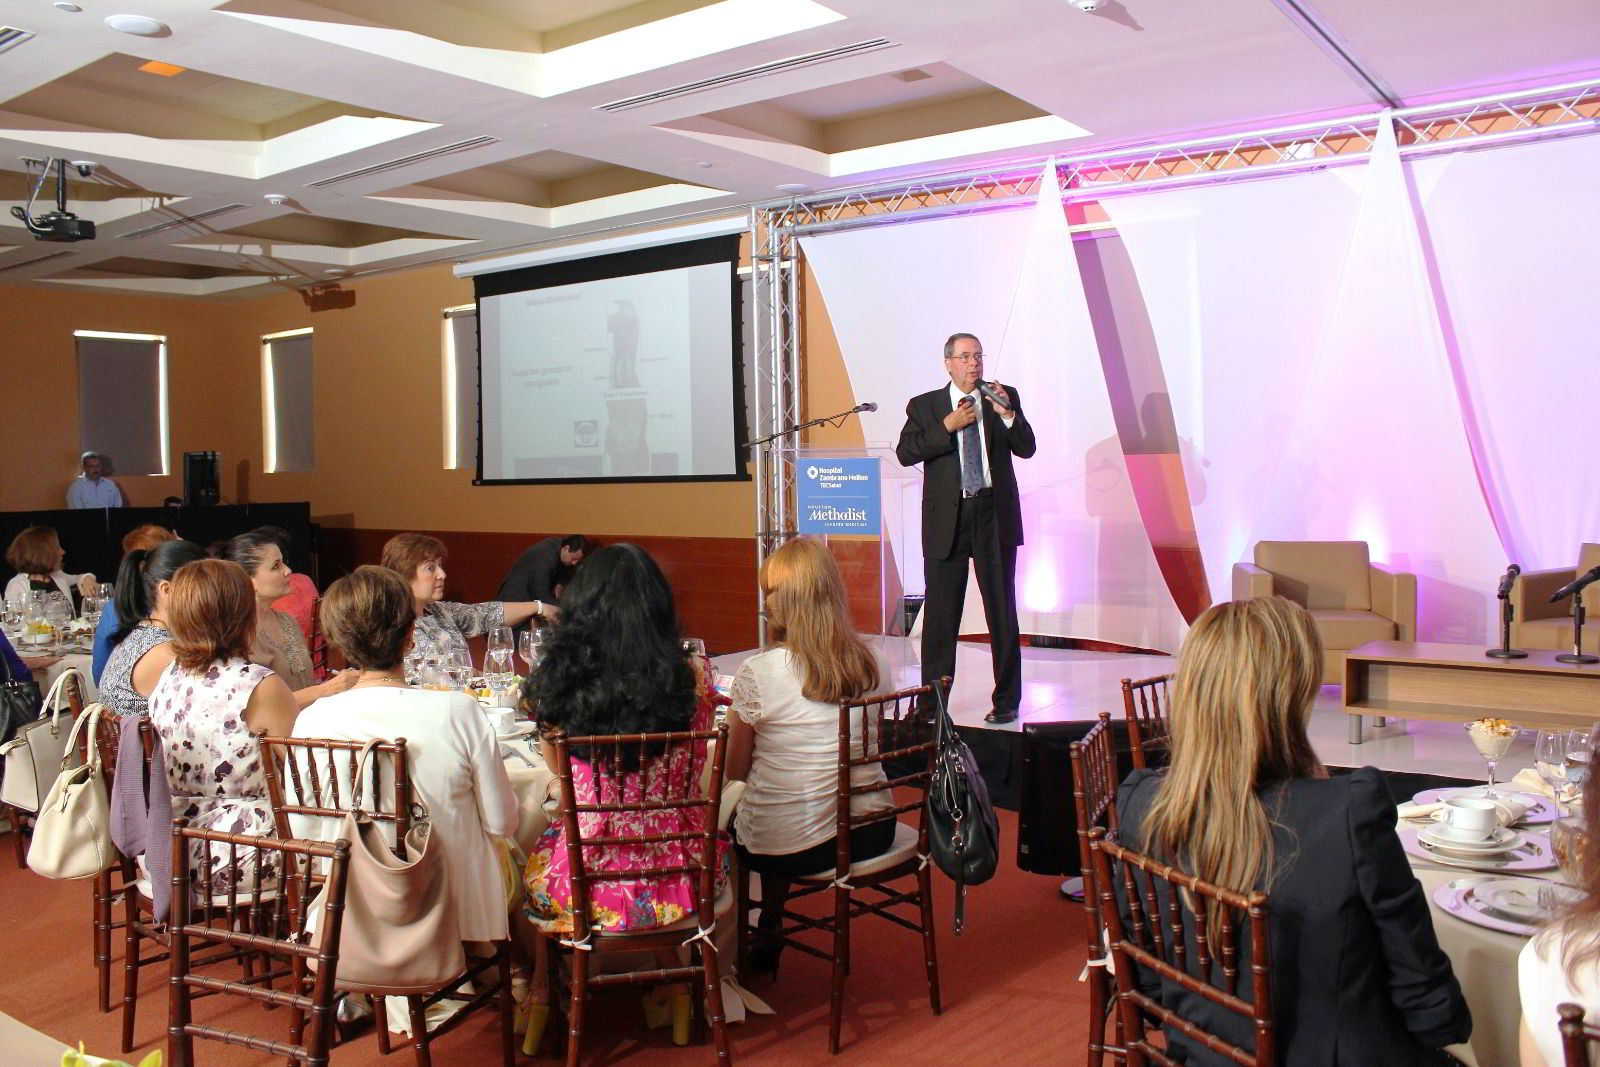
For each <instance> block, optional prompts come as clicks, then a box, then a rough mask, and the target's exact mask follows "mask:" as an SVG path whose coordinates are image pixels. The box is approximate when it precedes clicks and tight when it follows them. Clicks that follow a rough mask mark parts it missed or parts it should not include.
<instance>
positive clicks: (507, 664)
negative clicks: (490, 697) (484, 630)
mask: <svg viewBox="0 0 1600 1067" xmlns="http://www.w3.org/2000/svg"><path fill="white" fill-rule="evenodd" d="M513 647H514V645H513V644H512V639H511V627H509V626H496V627H495V628H494V629H492V630H490V631H489V643H488V647H487V651H485V652H484V654H483V680H484V681H486V682H488V683H489V688H491V689H500V688H504V687H505V686H508V685H510V684H511V679H512V678H513V677H514V676H515V675H516V668H515V665H514V664H513V663H512V662H511V656H512V649H513Z"/></svg>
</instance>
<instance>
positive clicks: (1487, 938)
mask: <svg viewBox="0 0 1600 1067" xmlns="http://www.w3.org/2000/svg"><path fill="white" fill-rule="evenodd" d="M1411 870H1412V873H1413V874H1415V875H1416V876H1417V881H1419V882H1421V883H1422V890H1423V892H1424V893H1426V894H1427V895H1428V911H1429V913H1431V914H1432V915H1433V930H1434V933H1435V934H1436V935H1437V936H1438V938H1439V947H1440V948H1442V949H1444V954H1445V955H1446V956H1449V957H1450V966H1451V969H1452V970H1454V971H1455V975H1456V981H1458V982H1460V983H1461V992H1462V993H1463V994H1465V996H1466V998H1467V1006H1468V1007H1469V1008H1471V1009H1472V1041H1471V1047H1470V1056H1469V1055H1468V1051H1467V1049H1465V1048H1464V1047H1463V1046H1459V1045H1456V1046H1452V1047H1451V1048H1450V1052H1451V1053H1453V1054H1454V1055H1455V1056H1456V1057H1457V1058H1459V1059H1461V1060H1462V1061H1463V1062H1466V1063H1469V1064H1473V1065H1480V1064H1481V1065H1482V1067H1496V1065H1509V1064H1514V1063H1516V1062H1517V1028H1518V1027H1519V1025H1520V1024H1521V1022H1522V1002H1521V999H1520V998H1519V997H1518V996H1517V954H1518V953H1519V952H1521V951H1522V946H1523V945H1526V944H1527V943H1528V939H1527V938H1526V937H1522V936H1520V935H1518V934H1507V933H1502V932H1500V931H1499V930H1490V929H1488V928H1487V927H1483V926H1477V925H1475V924H1473V923H1469V922H1467V921H1466V920H1465V919H1460V918H1457V917H1456V916H1454V915H1452V914H1450V913H1449V912H1447V911H1445V910H1444V909H1443V908H1441V907H1439V905H1437V904H1436V903H1434V900H1433V891H1434V890H1435V889H1437V888H1438V887H1440V886H1442V885H1444V884H1446V883H1448V882H1452V881H1454V880H1455V879H1457V878H1461V877H1463V876H1465V875H1469V874H1471V873H1472V872H1471V871H1464V870H1440V869H1437V868H1433V867H1421V866H1413V867H1412V869H1411ZM1551 873H1552V874H1553V873H1555V872H1553V871H1552V872H1551Z"/></svg>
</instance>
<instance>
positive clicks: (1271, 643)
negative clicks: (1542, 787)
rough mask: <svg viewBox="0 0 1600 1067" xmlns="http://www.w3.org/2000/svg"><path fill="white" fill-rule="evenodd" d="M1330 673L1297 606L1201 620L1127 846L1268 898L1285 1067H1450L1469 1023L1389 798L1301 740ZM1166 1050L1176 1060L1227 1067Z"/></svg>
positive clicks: (1208, 1020)
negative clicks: (1163, 747) (1164, 761)
mask: <svg viewBox="0 0 1600 1067" xmlns="http://www.w3.org/2000/svg"><path fill="white" fill-rule="evenodd" d="M1321 676H1322V646H1321V643H1320V641H1319V640H1318V638H1317V635H1316V630H1315V629H1314V628H1313V626H1312V622H1311V617H1310V615H1309V614H1307V612H1306V611H1305V609H1304V608H1301V607H1300V606H1299V605H1296V604H1293V603H1291V602H1289V601H1287V600H1283V599H1281V598H1277V597H1270V598H1266V597H1264V598H1257V599H1254V600H1242V601H1233V602H1230V603H1225V604H1218V605H1216V606H1215V607H1213V608H1211V609H1210V610H1209V611H1207V612H1206V613H1205V614H1204V615H1202V616H1200V618H1199V619H1197V620H1196V621H1195V624H1194V627H1193V628H1192V629H1191V630H1190V631H1189V635H1188V637H1187V638H1186V639H1185V641H1184V645H1183V651H1182V654H1181V657H1180V659H1179V663H1178V676H1177V680H1176V683H1175V686H1174V690H1173V697H1172V708H1171V712H1170V721H1171V731H1172V734H1171V751H1172V760H1171V763H1170V765H1169V766H1168V767H1167V768H1165V769H1163V770H1160V771H1150V770H1139V771H1134V772H1133V774H1131V775H1130V776H1129V777H1128V779H1127V780H1126V781H1125V782H1123V784H1122V789H1121V791H1120V792H1119V794H1118V797H1117V813H1118V817H1119V820H1120V823H1121V828H1122V829H1121V836H1122V840H1123V841H1124V842H1125V843H1127V844H1128V845H1129V846H1130V847H1132V848H1134V849H1137V850H1139V851H1142V852H1146V853H1149V854H1152V855H1154V856H1157V857H1160V858H1161V859H1163V860H1165V861H1167V862H1171V863H1174V864H1175V865H1176V866H1179V867H1181V868H1183V869H1184V870H1186V871H1189V872H1191V873H1193V874H1196V875H1198V876H1199V877H1201V878H1203V879H1205V880H1206V881H1209V882H1213V883H1216V884H1220V885H1222V886H1224V887H1226V888H1229V889H1235V890H1239V891H1242V892H1248V891H1251V890H1261V891H1264V892H1266V893H1268V894H1270V896H1271V904H1270V913H1269V914H1270V922H1269V930H1270V933H1271V938H1272V945H1271V951H1272V976H1273V986H1272V997H1273V1009H1274V1016H1275V1025H1276V1028H1277V1044H1278V1048H1279V1049H1280V1050H1281V1052H1280V1057H1279V1059H1280V1062H1281V1063H1284V1064H1288V1065H1293V1067H1299V1065H1302V1064H1329V1065H1345V1064H1348V1065H1351V1067H1376V1065H1380V1064H1381V1065H1383V1067H1403V1065H1407V1064H1429V1063H1448V1062H1452V1061H1451V1060H1450V1059H1449V1058H1448V1057H1445V1056H1444V1055H1443V1053H1441V1052H1439V1051H1438V1050H1439V1049H1441V1048H1442V1047H1443V1046H1445V1045H1449V1044H1455V1043H1458V1042H1463V1041H1465V1040H1466V1039H1467V1037H1468V1036H1469V1035H1470V1034H1471V1032H1472V1019H1471V1016H1470V1014H1469V1013H1468V1011H1467V1005H1466V1001H1465V1000H1464V999H1463V998H1462V995H1461V988H1460V986H1459V985H1458V984H1457V982H1456V979H1455V976H1454V974H1452V973H1451V970H1450V961H1449V959H1447V958H1446V957H1445V955H1444V953H1443V952H1442V951H1441V950H1440V949H1439V943H1438V941H1437V939H1436V938H1435V937H1434V932H1433V921H1432V919H1431V917H1430V916H1429V914H1428V904H1427V900H1426V899H1425V898H1424V896H1423V891H1422V887H1421V886H1420V885H1419V884H1418V883H1417V880H1416V878H1415V877H1413V876H1412V874H1411V870H1410V867H1409V866H1408V865H1407V863H1406V858H1405V853H1404V852H1403V851H1402V850H1401V847H1400V840H1399V838H1398V837H1397V836H1396V834H1395V805H1394V798H1393V797H1392V796H1391V795H1390V793H1389V789H1388V786H1387V785H1386V784H1385V783H1384V781H1383V778H1382V777H1381V776H1380V775H1379V773H1378V771H1377V770H1375V769H1374V768H1371V767H1363V768H1361V769H1360V770H1357V771H1355V772H1353V773H1351V774H1347V775H1341V776H1339V777H1334V778H1330V777H1328V773H1327V771H1326V770H1325V769H1324V768H1323V766H1322V764H1321V763H1320V762H1319V761H1318V760H1317V758H1316V756H1315V754H1314V753H1313V752H1312V749H1311V742H1310V740H1309V739H1308V738H1307V736H1306V719H1307V717H1308V716H1309V714H1310V711H1311V704H1312V701H1313V700H1314V699H1315V698H1316V694H1317V689H1318V685H1319V679H1320V678H1321ZM1245 933H1246V937H1245V939H1244V940H1246V941H1248V927H1246V928H1245ZM1241 951H1242V954H1243V958H1246V959H1248V958H1249V956H1248V952H1249V949H1248V947H1244V948H1242V950H1241ZM1140 985H1141V986H1143V987H1145V988H1146V989H1147V990H1148V991H1149V992H1150V993H1151V995H1152V996H1154V995H1155V993H1156V991H1157V990H1159V992H1160V999H1161V1001H1162V1003H1163V1004H1165V1005H1166V1006H1167V1007H1168V1008H1169V1009H1170V1010H1172V1011H1175V1012H1177V1013H1178V1014H1179V1015H1181V1016H1183V1017H1184V1018H1187V1019H1190V1020H1191V1021H1193V1022H1195V1023H1196V1024H1198V1025H1200V1026H1202V1027H1204V1028H1205V1029H1207V1030H1210V1031H1212V1032H1214V1033H1217V1034H1219V1035H1220V1036H1223V1037H1225V1038H1226V1039H1227V1040H1229V1041H1232V1042H1233V1043H1235V1044H1238V1045H1241V1046H1243V1047H1245V1048H1250V1047H1253V1040H1252V1037H1251V1033H1250V1027H1249V1025H1248V1023H1247V1022H1246V1021H1245V1020H1244V1019H1242V1018H1241V1017H1240V1016H1237V1015H1234V1014H1232V1013H1229V1012H1226V1011H1224V1010H1222V1009H1219V1008H1216V1007H1214V1006H1212V1005H1209V1004H1207V1003H1206V1002H1205V1001H1204V1000H1202V999H1201V998H1199V997H1197V996H1195V995H1193V994H1188V993H1185V992H1183V991H1182V990H1181V989H1179V988H1178V987H1177V986H1176V985H1174V984H1171V983H1166V982H1162V981H1160V980H1158V979H1157V978H1155V976H1153V975H1141V976H1140ZM1242 985H1243V988H1242V989H1241V994H1240V995H1241V996H1245V997H1248V996H1249V995H1250V994H1249V990H1248V985H1249V983H1243V984H1242ZM1168 1039H1169V1041H1170V1042H1171V1043H1172V1044H1173V1045H1174V1046H1175V1052H1176V1053H1177V1055H1178V1057H1179V1058H1180V1059H1181V1061H1182V1062H1187V1063H1193V1064H1225V1063H1228V1062H1229V1061H1227V1060H1225V1059H1223V1058H1222V1057H1220V1056H1218V1055H1217V1054H1216V1053H1213V1052H1210V1051H1208V1050H1206V1049H1204V1048H1202V1047H1199V1046H1197V1045H1192V1044H1189V1043H1188V1042H1185V1041H1184V1040H1183V1038H1182V1037H1181V1035H1178V1034H1175V1033H1169V1035H1168Z"/></svg>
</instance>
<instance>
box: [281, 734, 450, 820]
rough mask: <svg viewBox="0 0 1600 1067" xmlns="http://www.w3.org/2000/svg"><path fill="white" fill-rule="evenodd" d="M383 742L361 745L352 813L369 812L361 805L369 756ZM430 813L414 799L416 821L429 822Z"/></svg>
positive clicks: (373, 740) (375, 740)
mask: <svg viewBox="0 0 1600 1067" xmlns="http://www.w3.org/2000/svg"><path fill="white" fill-rule="evenodd" d="M381 744H383V740H382V738H377V737H374V738H371V739H369V740H368V741H367V743H366V744H364V745H362V746H361V758H360V759H359V760H357V761H356V769H355V772H354V774H353V775H352V777H351V781H350V813H351V814H352V815H354V814H358V813H359V814H362V815H365V814H367V810H366V809H365V808H363V807H362V806H361V792H362V786H363V785H365V783H366V780H367V773H366V772H367V757H368V756H371V755H372V754H373V753H374V752H376V751H377V749H378V746H379V745H381ZM291 758H292V757H291ZM429 814H430V813H429V811H428V806H427V805H426V804H424V803H423V802H422V801H420V800H413V801H412V804H411V817H412V819H413V820H414V821H416V822H427V821H428V818H429Z"/></svg>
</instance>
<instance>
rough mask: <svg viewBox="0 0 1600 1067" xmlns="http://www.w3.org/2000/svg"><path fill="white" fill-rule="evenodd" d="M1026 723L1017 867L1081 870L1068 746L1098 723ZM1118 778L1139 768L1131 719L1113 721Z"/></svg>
mask: <svg viewBox="0 0 1600 1067" xmlns="http://www.w3.org/2000/svg"><path fill="white" fill-rule="evenodd" d="M1099 721H1100V720H1098V719H1095V720H1094V721H1092V722H1041V723H1026V724H1024V725H1023V727H1022V783H1021V787H1020V793H1021V799H1020V803H1019V808H1020V811H1019V818H1018V820H1017V866H1018V867H1019V868H1021V869H1022V870H1024V871H1032V872H1033V873H1034V874H1048V875H1051V876H1054V877H1061V876H1064V875H1069V874H1081V873H1082V870H1081V866H1082V865H1081V864H1080V863H1079V861H1078V816H1077V809H1076V808H1075V807H1074V806H1073V803H1072V759H1071V756H1070V755H1069V753H1068V751H1067V749H1068V746H1070V745H1071V744H1072V742H1074V741H1078V740H1081V739H1082V738H1083V735H1084V734H1086V733H1088V732H1089V731H1090V730H1091V729H1093V728H1094V725H1095V723H1096V722H1099ZM1111 736H1112V741H1113V744H1114V745H1115V747H1116V750H1117V781H1119V782H1120V781H1121V780H1122V779H1123V778H1126V777H1127V776H1128V772H1129V771H1131V770H1133V755H1132V753H1131V751H1130V750H1129V748H1128V724H1127V723H1126V722H1124V721H1122V720H1121V719H1112V720H1111Z"/></svg>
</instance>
